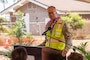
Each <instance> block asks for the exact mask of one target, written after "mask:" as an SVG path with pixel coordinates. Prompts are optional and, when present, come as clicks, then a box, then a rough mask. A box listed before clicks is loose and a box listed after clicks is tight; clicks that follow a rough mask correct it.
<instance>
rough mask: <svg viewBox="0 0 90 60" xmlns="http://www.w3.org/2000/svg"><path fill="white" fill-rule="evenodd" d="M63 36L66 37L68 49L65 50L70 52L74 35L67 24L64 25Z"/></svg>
mask: <svg viewBox="0 0 90 60" xmlns="http://www.w3.org/2000/svg"><path fill="white" fill-rule="evenodd" d="M63 34H64V36H65V41H66V48H65V49H66V50H69V49H70V48H71V46H72V41H71V37H72V35H71V33H70V31H69V28H68V26H67V24H66V23H64V25H63Z"/></svg>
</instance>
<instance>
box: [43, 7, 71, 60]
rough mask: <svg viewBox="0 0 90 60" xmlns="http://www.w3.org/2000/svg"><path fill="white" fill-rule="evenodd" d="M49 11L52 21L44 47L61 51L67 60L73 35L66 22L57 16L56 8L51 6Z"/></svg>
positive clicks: (47, 26)
mask: <svg viewBox="0 0 90 60" xmlns="http://www.w3.org/2000/svg"><path fill="white" fill-rule="evenodd" d="M47 10H48V15H49V18H50V21H49V22H48V23H47V24H46V28H45V29H46V31H47V32H46V34H45V35H46V37H45V42H44V43H43V44H42V45H45V46H47V47H50V48H54V49H57V50H59V52H60V54H61V55H62V57H63V60H66V53H67V52H68V50H69V49H70V48H71V46H72V43H71V33H70V32H69V29H68V26H67V24H66V22H65V21H63V20H62V19H61V17H60V16H59V15H58V14H57V11H56V8H55V7H54V6H49V7H48V9H47ZM56 56H57V55H56Z"/></svg>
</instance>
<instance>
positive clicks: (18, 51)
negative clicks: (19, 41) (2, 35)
mask: <svg viewBox="0 0 90 60" xmlns="http://www.w3.org/2000/svg"><path fill="white" fill-rule="evenodd" d="M11 57H12V60H26V58H27V51H26V49H25V48H24V47H16V48H15V49H14V50H13V51H12V54H11Z"/></svg>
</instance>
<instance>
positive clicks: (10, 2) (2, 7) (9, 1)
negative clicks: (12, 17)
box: [0, 0, 15, 11]
mask: <svg viewBox="0 0 90 60" xmlns="http://www.w3.org/2000/svg"><path fill="white" fill-rule="evenodd" d="M13 3H15V2H13V0H8V3H5V8H7V7H9V6H10V5H12V4H13ZM3 9H4V6H3V3H1V2H0V11H2V10H3Z"/></svg>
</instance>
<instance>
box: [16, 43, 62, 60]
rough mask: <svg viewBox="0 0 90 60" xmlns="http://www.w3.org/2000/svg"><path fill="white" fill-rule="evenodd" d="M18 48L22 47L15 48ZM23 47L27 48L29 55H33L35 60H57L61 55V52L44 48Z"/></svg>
mask: <svg viewBox="0 0 90 60" xmlns="http://www.w3.org/2000/svg"><path fill="white" fill-rule="evenodd" d="M18 46H20V45H15V46H14V48H16V47H18ZM23 47H25V48H26V50H27V53H28V55H33V56H34V57H35V60H55V59H56V58H57V56H58V54H60V51H58V50H56V49H52V48H49V47H44V46H23ZM55 54H56V55H55ZM61 57H62V56H61Z"/></svg>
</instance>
